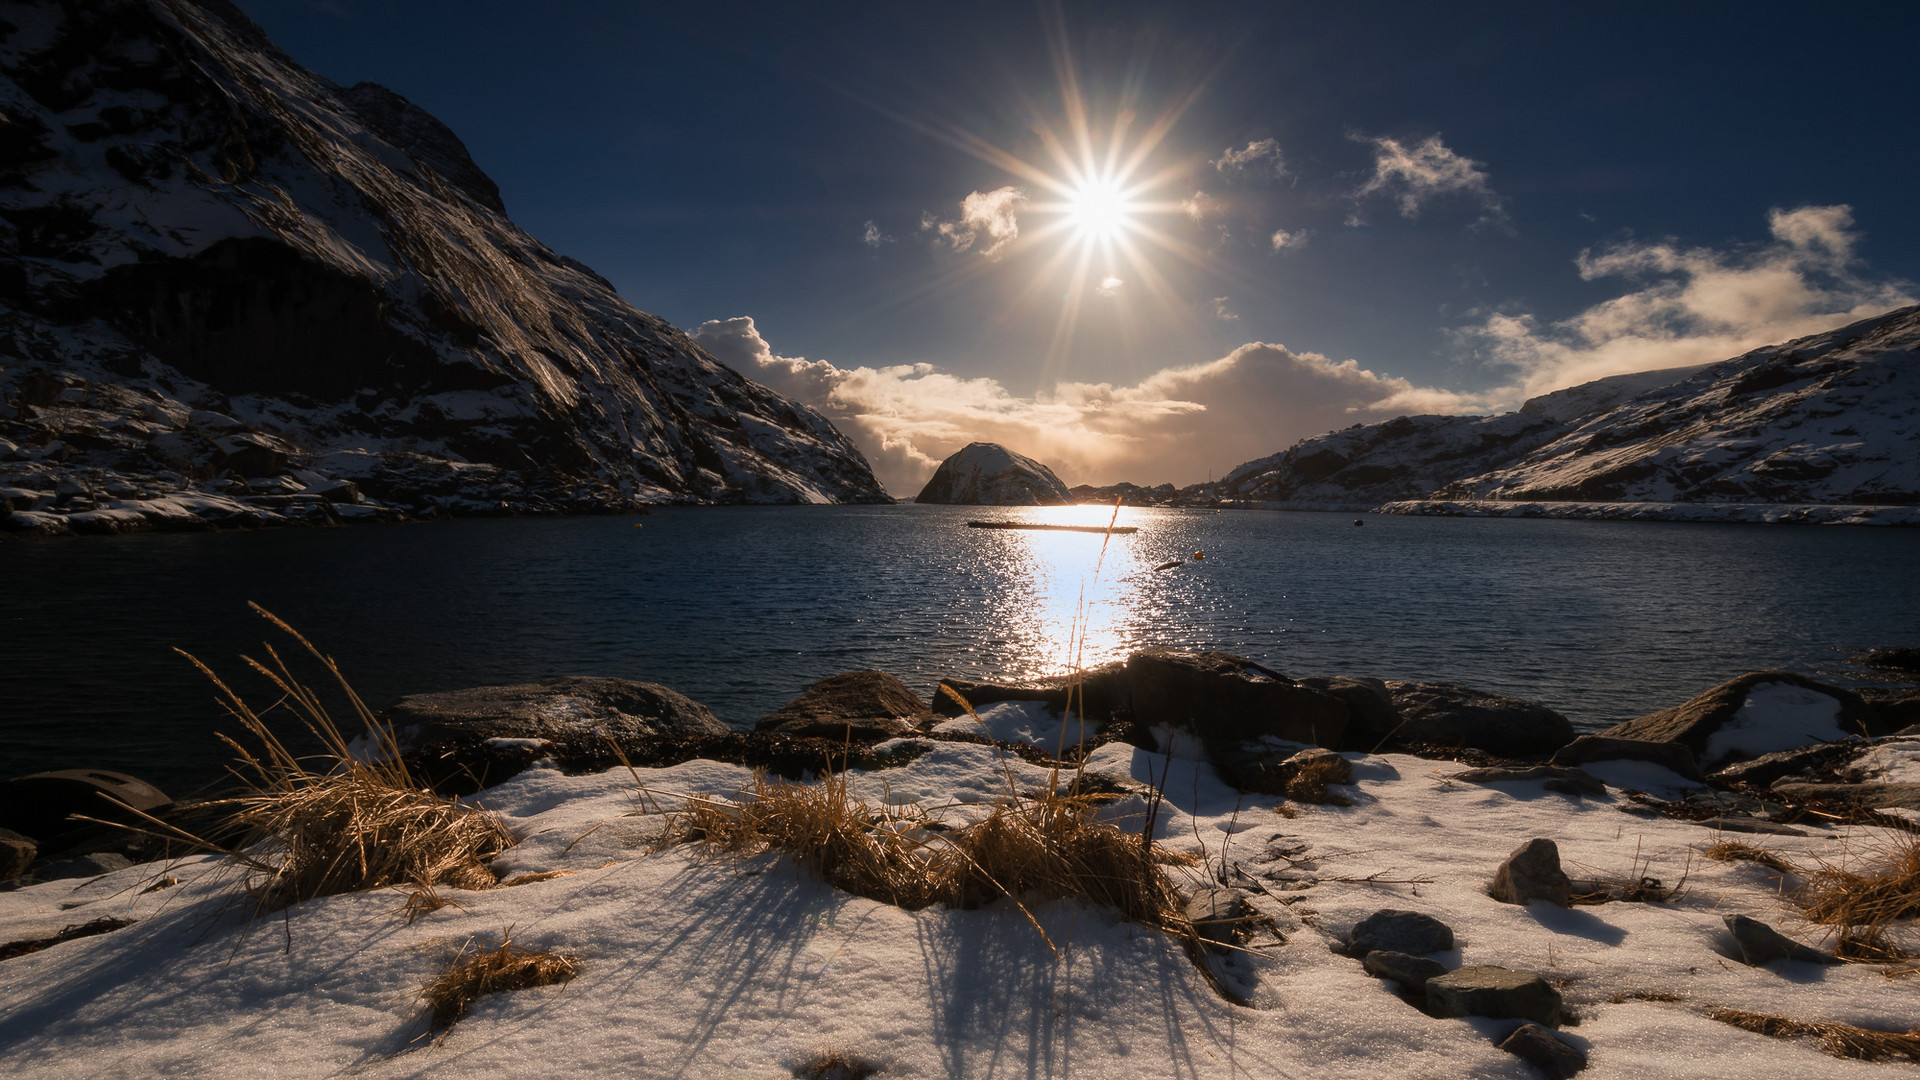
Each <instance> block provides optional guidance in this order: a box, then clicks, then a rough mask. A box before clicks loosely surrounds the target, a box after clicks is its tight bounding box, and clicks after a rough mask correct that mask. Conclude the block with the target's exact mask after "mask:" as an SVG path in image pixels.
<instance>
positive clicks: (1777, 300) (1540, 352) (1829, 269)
mask: <svg viewBox="0 0 1920 1080" xmlns="http://www.w3.org/2000/svg"><path fill="white" fill-rule="evenodd" d="M1767 223H1768V226H1769V231H1770V232H1771V234H1772V239H1771V240H1769V241H1768V242H1766V243H1764V244H1761V245H1758V246H1755V247H1751V248H1745V249H1735V250H1730V251H1717V250H1714V249H1711V248H1699V247H1695V248H1683V247H1681V246H1680V245H1679V244H1678V243H1676V242H1674V241H1672V240H1666V241H1661V242H1657V243H1632V242H1629V243H1621V244H1614V245H1610V246H1608V247H1604V248H1601V249H1598V250H1594V249H1589V250H1586V251H1583V252H1581V253H1580V256H1579V258H1578V259H1576V260H1575V265H1576V266H1577V267H1578V268H1579V271H1580V277H1581V278H1582V279H1584V280H1587V281H1597V280H1601V279H1604V278H1620V279H1623V280H1625V281H1627V282H1628V283H1630V284H1631V285H1632V286H1633V288H1632V289H1631V290H1630V291H1629V292H1627V293H1625V294H1624V295H1621V296H1617V297H1615V298H1613V299H1611V300H1607V301H1604V302H1602V303H1599V304H1596V305H1594V306H1593V307H1590V308H1588V309H1586V310H1585V311H1582V312H1580V313H1579V314H1577V315H1575V316H1573V317H1572V318H1568V319H1563V320H1561V321H1559V322H1554V323H1550V324H1546V325H1542V324H1541V323H1540V322H1539V320H1537V319H1535V318H1534V317H1533V316H1532V315H1527V314H1520V315H1513V314H1494V315H1491V316H1489V317H1487V318H1486V320H1485V321H1484V322H1483V323H1481V324H1480V325H1479V326H1476V327H1473V328H1471V329H1469V330H1467V331H1465V332H1464V333H1463V334H1462V335H1461V337H1462V340H1463V342H1464V343H1465V344H1467V345H1469V346H1471V347H1474V348H1476V349H1477V350H1478V351H1479V352H1480V353H1481V355H1482V357H1483V359H1485V360H1487V361H1490V362H1491V363H1493V364H1496V365H1500V366H1503V367H1506V368H1510V369H1512V370H1513V371H1514V372H1515V374H1516V375H1517V377H1518V379H1517V382H1516V383H1515V384H1514V386H1512V387H1510V388H1508V389H1507V390H1506V391H1505V392H1504V393H1501V394H1497V395H1496V396H1499V397H1503V398H1507V399H1512V400H1515V401H1517V400H1520V399H1524V398H1525V397H1528V396H1532V395H1534V394H1539V393H1544V392H1546V391H1548V390H1556V389H1559V388H1561V387H1565V386H1574V385H1577V384H1579V383H1583V382H1587V381H1589V380H1592V379H1598V378H1601V377H1603V376H1607V375H1618V374H1621V373H1623V372H1629V371H1652V370H1656V369H1659V368H1668V367H1681V366H1686V365H1691V364H1705V363H1711V362H1713V361H1716V360H1724V359H1727V358H1728V357H1731V356H1738V355H1740V354H1741V353H1743V352H1746V351H1748V350H1749V349H1755V348H1759V347H1760V346H1762V345H1773V344H1777V343H1779V342H1783V341H1788V340H1791V339H1793V338H1796V337H1803V336H1805V335H1807V334H1816V333H1819V332H1821V331H1823V330H1831V329H1833V328H1834V327H1838V326H1845V325H1846V324H1847V323H1850V322H1854V321H1856V320H1859V319H1864V318H1867V317H1868V316H1870V315H1876V314H1879V313H1880V312H1883V311H1886V310H1888V309H1889V308H1895V307H1900V306H1902V305H1905V304H1911V303H1914V299H1913V297H1912V296H1911V295H1910V291H1911V289H1912V284H1911V283H1909V282H1904V281H1897V280H1893V281H1870V280H1868V279H1867V278H1866V277H1864V276H1863V272H1864V266H1863V265H1862V263H1861V262H1860V260H1859V258H1858V257H1857V256H1856V255H1855V254H1854V247H1855V245H1856V244H1857V243H1858V241H1859V234H1858V233H1855V232H1854V231H1852V226H1853V208H1852V207H1850V206H1845V205H1838V206H1803V207H1799V208H1797V209H1793V210H1782V209H1777V208H1776V209H1774V210H1773V211H1771V212H1770V213H1769V214H1768V215H1767Z"/></svg>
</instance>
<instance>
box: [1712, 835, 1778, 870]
mask: <svg viewBox="0 0 1920 1080" xmlns="http://www.w3.org/2000/svg"><path fill="white" fill-rule="evenodd" d="M1701 854H1703V855H1705V856H1706V857H1707V858H1709V859H1712V860H1713V861H1714V862H1750V863H1758V864H1760V865H1761V866H1764V867H1766V868H1767V869H1769V870H1777V871H1779V872H1780V873H1782V874H1797V873H1799V871H1798V870H1796V869H1794V866H1793V864H1792V863H1790V862H1788V861H1787V860H1786V859H1785V858H1782V857H1781V856H1780V855H1779V854H1778V853H1776V852H1772V851H1768V850H1767V849H1766V848H1763V847H1759V846H1758V845H1755V844H1749V843H1747V842H1746V841H1744V840H1715V841H1714V842H1713V843H1711V844H1709V845H1707V848H1706V850H1705V851H1703V852H1701Z"/></svg>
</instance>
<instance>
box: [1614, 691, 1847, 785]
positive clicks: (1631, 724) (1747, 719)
mask: <svg viewBox="0 0 1920 1080" xmlns="http://www.w3.org/2000/svg"><path fill="white" fill-rule="evenodd" d="M1756 692H1758V694H1759V695H1760V697H1761V698H1762V699H1763V700H1764V708H1763V709H1761V713H1762V714H1763V715H1764V716H1766V717H1778V716H1781V715H1783V714H1785V713H1787V712H1789V711H1791V712H1792V714H1793V715H1794V723H1793V724H1791V725H1784V726H1783V725H1780V724H1778V723H1775V724H1773V725H1772V726H1771V728H1770V729H1769V730H1770V731H1772V732H1779V733H1780V734H1779V737H1781V738H1794V737H1796V734H1795V733H1796V732H1800V731H1809V732H1820V731H1824V732H1828V733H1829V734H1827V735H1825V736H1821V735H1818V734H1815V735H1810V736H1800V737H1798V741H1797V742H1793V743H1788V744H1787V745H1784V746H1783V745H1779V744H1778V743H1775V744H1774V745H1765V743H1766V742H1767V740H1766V738H1765V737H1764V735H1765V734H1766V732H1762V731H1755V732H1754V734H1753V735H1752V736H1751V737H1748V738H1744V739H1743V737H1742V735H1741V732H1742V730H1743V728H1742V725H1745V724H1749V723H1755V724H1757V723H1759V720H1760V717H1756V716H1755V714H1753V713H1751V712H1745V713H1744V715H1743V711H1744V710H1745V707H1746V706H1747V704H1748V702H1749V700H1750V699H1753V698H1754V696H1755V694H1756ZM1873 720H1874V716H1873V711H1872V710H1871V709H1870V708H1869V707H1868V706H1867V703H1866V702H1864V701H1862V700H1860V695H1858V694H1855V693H1853V692H1852V691H1850V690H1843V689H1841V688H1839V687H1837V686H1829V685H1827V684H1826V683H1823V682H1818V681H1816V680H1814V679H1809V678H1807V677H1806V676H1804V675H1796V674H1794V673H1793V672H1791V671H1755V672H1749V673H1748V674H1746V675H1742V676H1740V677H1739V678H1737V679H1732V680H1729V681H1727V682H1724V683H1721V684H1720V685H1719V686H1716V687H1714V688H1713V689H1711V690H1708V691H1707V692H1705V693H1703V694H1700V695H1698V696H1695V697H1693V698H1689V699H1688V700H1687V701H1685V702H1683V703H1681V704H1679V705H1676V706H1674V707H1673V708H1671V709H1662V710H1660V711H1659V712H1656V713H1649V714H1647V715H1646V716H1641V717H1637V718H1635V719H1632V720H1628V721H1625V722H1624V723H1619V724H1615V725H1614V726H1612V727H1610V728H1608V729H1606V730H1605V731H1602V732H1601V733H1600V734H1601V735H1603V736H1606V737H1608V738H1613V739H1640V740H1644V741H1647V742H1673V743H1679V744H1681V745H1683V746H1685V747H1686V748H1687V749H1689V750H1691V751H1692V752H1693V756H1694V758H1695V759H1696V760H1697V761H1699V763H1700V766H1701V768H1703V769H1705V770H1707V771H1709V772H1712V771H1714V770H1717V769H1721V768H1724V767H1725V766H1727V765H1729V764H1732V763H1733V762H1736V761H1745V760H1749V759H1752V758H1757V757H1759V756H1761V755H1762V754H1766V753H1771V752H1773V751H1776V750H1784V749H1789V748H1791V747H1792V746H1796V745H1806V744H1809V743H1816V742H1829V741H1833V740H1837V739H1839V738H1842V737H1844V736H1845V735H1848V734H1867V733H1870V731H1871V724H1872V721H1873ZM1715 736H1720V738H1718V739H1717V740H1716V738H1715Z"/></svg>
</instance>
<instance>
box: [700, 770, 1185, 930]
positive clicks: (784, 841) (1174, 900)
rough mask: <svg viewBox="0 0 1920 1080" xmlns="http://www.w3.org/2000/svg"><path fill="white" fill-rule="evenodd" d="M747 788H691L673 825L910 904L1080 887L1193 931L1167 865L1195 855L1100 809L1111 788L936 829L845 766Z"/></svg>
mask: <svg viewBox="0 0 1920 1080" xmlns="http://www.w3.org/2000/svg"><path fill="white" fill-rule="evenodd" d="M742 794H743V795H744V798H743V799H742V801H740V802H738V803H725V802H720V801H717V800H713V799H692V800H689V802H688V803H687V807H686V809H685V810H684V811H682V812H681V813H680V814H679V815H677V816H676V819H675V822H674V826H673V827H674V831H675V835H676V836H677V838H679V839H681V840H683V841H688V842H692V843H697V844H699V845H701V846H702V847H705V848H707V849H708V850H711V851H722V852H731V853H738V854H751V853H756V852H761V851H778V852H782V853H785V854H788V855H791V856H793V857H794V859H795V861H797V862H799V863H800V864H801V865H803V866H806V867H808V868H809V869H810V870H812V871H813V872H814V873H815V874H817V875H819V877H820V878H821V879H822V880H824V881H826V882H827V883H828V884H830V885H833V886H834V887H836V888H839V889H842V890H844V891H846V892H850V893H853V894H854V895H856V896H864V897H867V898H869V899H873V900H879V901H882V902H883V903H888V904H893V905H895V906H898V907H903V908H907V909H909V910H917V909H920V908H924V907H928V906H930V905H933V904H946V905H948V906H951V907H974V906H977V905H979V904H982V903H986V902H988V901H991V900H994V899H997V898H999V897H1001V896H1007V897H1012V898H1014V899H1015V902H1016V903H1018V898H1019V897H1020V896H1022V895H1025V894H1035V895H1039V896H1043V897H1047V898H1049V899H1063V898H1066V897H1084V898H1086V899H1088V900H1092V901H1094V902H1096V903H1099V904H1103V905H1105V906H1107V907H1110V908H1112V909H1114V910H1115V911H1118V912H1119V913H1120V914H1122V915H1124V916H1125V917H1127V918H1129V919H1132V920H1134V921H1136V922H1141V923H1145V924H1147V925H1149V926H1155V927H1159V928H1161V929H1164V930H1168V931H1171V932H1174V933H1177V934H1180V935H1181V936H1190V935H1191V934H1192V926H1191V924H1189V923H1188V922H1187V920H1186V915H1185V907H1184V904H1183V903H1182V902H1181V898H1180V894H1179V891H1178V890H1177V889H1176V888H1175V887H1174V885H1173V883H1172V882H1171V881H1169V880H1168V879H1167V876H1166V874H1165V873H1164V872H1163V871H1162V870H1161V866H1163V865H1166V864H1172V863H1184V862H1188V861H1190V859H1189V858H1188V857H1186V856H1182V855H1175V854H1172V853H1169V852H1167V851H1165V850H1164V849H1162V848H1159V847H1158V846H1156V845H1153V844H1151V843H1148V842H1146V841H1145V840H1144V839H1143V837H1141V836H1137V835H1134V834H1131V833H1125V832H1122V831H1121V830H1119V829H1118V828H1116V827H1114V826H1113V825H1110V824H1106V823H1104V822H1100V821H1096V820H1095V819H1094V809H1095V807H1096V806H1097V805H1098V803H1099V801H1100V800H1101V799H1102V798H1104V797H1103V796H1092V795H1062V794H1059V793H1058V792H1057V791H1055V792H1043V793H1040V794H1036V795H1031V796H1026V797H1020V798H1013V799H1010V800H1009V801H1008V802H1006V803H1004V804H1002V805H1001V806H1000V807H998V808H997V809H995V810H994V812H993V813H992V814H991V815H990V816H989V817H987V818H986V819H985V820H983V821H980V822H977V823H974V824H971V825H966V826H963V827H960V828H957V829H945V830H934V829H930V828H926V827H924V826H925V825H926V824H927V823H926V822H925V821H923V820H920V819H915V818H910V817H900V816H895V815H892V814H889V813H887V812H884V811H881V810H876V809H875V808H874V807H872V806H870V805H868V804H867V803H865V802H863V801H860V800H858V799H854V798H852V797H851V796H850V795H849V794H848V791H847V781H846V776H845V774H844V773H843V774H839V775H835V776H829V777H827V778H826V779H824V780H822V781H820V782H818V783H814V784H796V783H791V782H788V781H784V780H780V779H777V778H771V777H768V776H767V775H765V774H764V773H760V774H756V775H755V777H754V784H753V787H752V789H751V790H749V791H746V792H743V793H742ZM1023 910H1024V909H1023ZM1037 925H1038V924H1036V927H1037ZM1042 933H1043V936H1044V931H1043V932H1042ZM1049 944H1051V942H1049Z"/></svg>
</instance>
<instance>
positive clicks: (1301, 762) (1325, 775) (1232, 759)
mask: <svg viewBox="0 0 1920 1080" xmlns="http://www.w3.org/2000/svg"><path fill="white" fill-rule="evenodd" d="M1282 755H1286V756H1284V757H1283V756H1282ZM1222 762H1224V766H1223V767H1221V768H1220V774H1221V775H1222V776H1224V777H1228V778H1229V779H1230V781H1231V782H1232V783H1233V785H1234V786H1235V787H1238V788H1239V789H1240V790H1241V791H1246V792H1251V793H1255V794H1260V795H1286V796H1294V795H1297V794H1299V792H1297V791H1296V790H1295V789H1294V781H1295V779H1296V778H1298V777H1300V776H1301V775H1302V774H1303V773H1309V772H1310V773H1312V774H1314V776H1315V780H1316V781H1317V784H1316V785H1315V786H1317V788H1319V789H1324V788H1325V787H1326V785H1328V784H1351V783H1353V762H1351V761H1348V760H1347V759H1346V758H1344V757H1341V756H1340V755H1339V754H1337V753H1335V752H1333V751H1332V750H1327V749H1323V748H1321V747H1317V746H1316V747H1309V748H1308V749H1305V750H1300V751H1296V752H1294V753H1292V754H1287V752H1286V751H1285V750H1278V751H1276V750H1275V749H1274V748H1273V747H1272V746H1270V745H1267V744H1263V743H1257V742H1252V743H1241V744H1240V745H1239V746H1237V747H1233V748H1228V749H1226V750H1224V751H1223V752H1222V754H1221V755H1220V756H1218V757H1216V758H1215V761H1214V764H1215V765H1216V766H1221V765H1222ZM1305 801H1308V802H1312V801H1316V800H1314V799H1307V800H1305Z"/></svg>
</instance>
